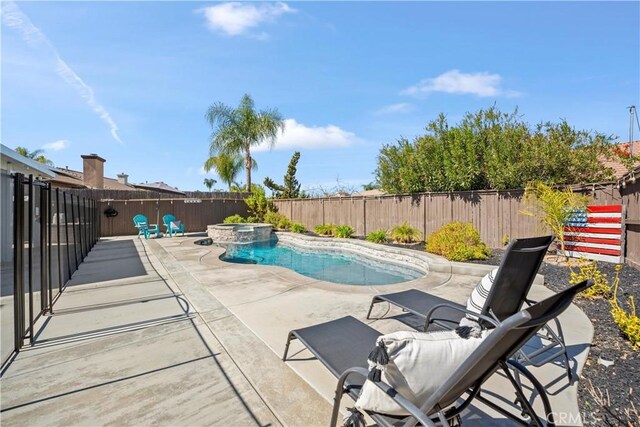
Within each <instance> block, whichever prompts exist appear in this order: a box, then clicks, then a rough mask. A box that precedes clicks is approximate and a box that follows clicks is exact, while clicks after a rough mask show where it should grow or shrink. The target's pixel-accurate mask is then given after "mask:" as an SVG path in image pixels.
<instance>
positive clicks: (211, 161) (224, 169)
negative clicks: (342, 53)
mask: <svg viewBox="0 0 640 427" xmlns="http://www.w3.org/2000/svg"><path fill="white" fill-rule="evenodd" d="M243 166H244V160H243V159H242V157H241V156H240V155H238V154H236V155H229V154H227V153H224V152H222V153H220V154H218V155H217V156H211V157H209V158H208V159H207V161H206V162H204V170H205V171H207V172H210V171H211V170H214V171H215V172H216V174H217V175H218V176H219V177H220V179H221V180H222V182H224V183H225V184H227V185H228V186H229V191H231V185H232V184H233V183H234V181H235V179H236V176H238V174H239V173H240V171H241V170H242V168H243Z"/></svg>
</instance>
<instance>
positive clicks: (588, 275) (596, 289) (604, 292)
mask: <svg viewBox="0 0 640 427" xmlns="http://www.w3.org/2000/svg"><path fill="white" fill-rule="evenodd" d="M578 268H579V270H578V271H573V270H572V271H571V279H570V280H569V284H571V285H575V284H577V283H580V282H582V281H583V280H587V279H593V281H594V282H595V283H594V284H593V286H591V287H590V288H589V289H587V290H585V291H584V292H582V295H583V296H585V297H587V298H603V297H604V298H610V297H611V285H609V279H607V275H606V274H603V273H602V272H601V271H600V270H599V269H598V262H597V261H593V262H589V261H587V260H585V259H583V258H581V259H580V260H579V261H578Z"/></svg>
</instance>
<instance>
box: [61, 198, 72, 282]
mask: <svg viewBox="0 0 640 427" xmlns="http://www.w3.org/2000/svg"><path fill="white" fill-rule="evenodd" d="M62 203H63V204H64V234H65V241H64V242H65V246H66V248H67V273H69V279H71V254H70V253H69V250H70V248H69V219H68V213H69V212H67V193H65V192H64V191H63V192H62ZM65 283H66V282H65ZM61 290H62V289H61Z"/></svg>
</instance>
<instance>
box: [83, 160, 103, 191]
mask: <svg viewBox="0 0 640 427" xmlns="http://www.w3.org/2000/svg"><path fill="white" fill-rule="evenodd" d="M81 157H82V160H83V162H82V172H83V180H84V184H85V185H86V186H87V187H89V188H97V189H103V188H104V162H106V160H105V159H103V158H102V157H100V156H98V155H97V154H83V155H82V156H81Z"/></svg>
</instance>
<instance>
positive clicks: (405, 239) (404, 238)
mask: <svg viewBox="0 0 640 427" xmlns="http://www.w3.org/2000/svg"><path fill="white" fill-rule="evenodd" d="M421 237H422V233H420V231H419V230H418V229H417V228H415V227H412V226H410V225H409V223H408V222H407V221H405V222H403V223H402V224H400V225H396V226H395V227H393V228H392V229H391V238H392V239H393V240H394V241H395V242H397V243H413V242H417V241H419V240H420V238H421Z"/></svg>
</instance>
